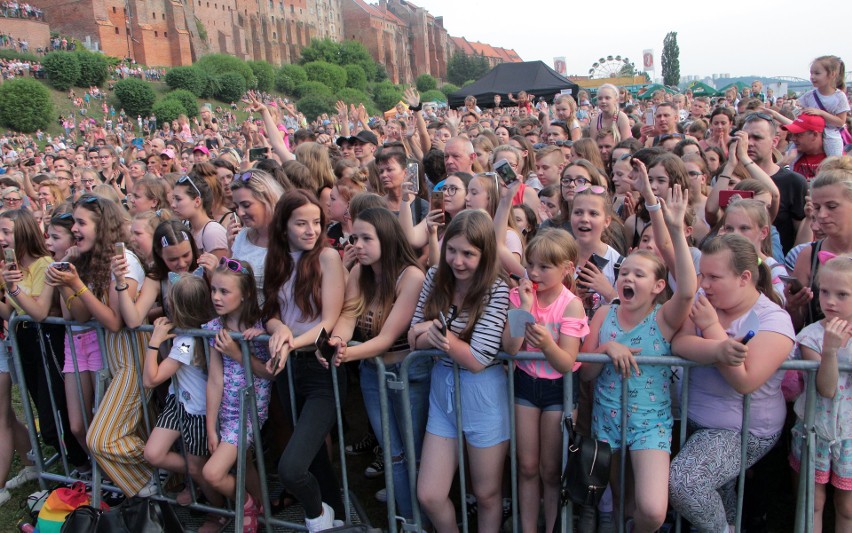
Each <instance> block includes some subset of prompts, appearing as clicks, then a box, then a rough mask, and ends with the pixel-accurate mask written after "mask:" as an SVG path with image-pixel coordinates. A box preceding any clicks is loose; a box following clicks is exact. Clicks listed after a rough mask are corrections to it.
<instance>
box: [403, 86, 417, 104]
mask: <svg viewBox="0 0 852 533" xmlns="http://www.w3.org/2000/svg"><path fill="white" fill-rule="evenodd" d="M404 96H405V103H407V104H408V107H417V106H418V105H420V93H419V92H417V89H415V88H414V87H409V88H407V89H406V90H405V93H404Z"/></svg>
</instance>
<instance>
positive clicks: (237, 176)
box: [234, 171, 251, 183]
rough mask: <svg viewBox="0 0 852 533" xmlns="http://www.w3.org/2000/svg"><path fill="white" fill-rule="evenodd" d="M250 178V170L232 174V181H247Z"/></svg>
mask: <svg viewBox="0 0 852 533" xmlns="http://www.w3.org/2000/svg"><path fill="white" fill-rule="evenodd" d="M250 179H251V171H249V172H243V173H242V174H235V175H234V181H241V182H243V183H248V181H249V180H250Z"/></svg>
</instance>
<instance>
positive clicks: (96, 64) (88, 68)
mask: <svg viewBox="0 0 852 533" xmlns="http://www.w3.org/2000/svg"><path fill="white" fill-rule="evenodd" d="M74 54H75V55H76V56H77V61H79V63H80V77H79V78H78V79H77V82H76V85H77V87H84V88H86V89H88V88H89V87H91V86H93V85H101V84H102V83H103V82H105V81H106V79H107V77H108V76H109V72H108V71H107V61H106V58H105V57H104V56H103V54H94V53H92V52H89V51H88V50H77V51H76V52H74Z"/></svg>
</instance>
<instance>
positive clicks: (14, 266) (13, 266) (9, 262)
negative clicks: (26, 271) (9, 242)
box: [3, 248, 18, 270]
mask: <svg viewBox="0 0 852 533" xmlns="http://www.w3.org/2000/svg"><path fill="white" fill-rule="evenodd" d="M3 260H4V261H5V262H6V267H7V268H8V269H9V270H18V260H17V259H15V249H14V248H6V249H4V250H3Z"/></svg>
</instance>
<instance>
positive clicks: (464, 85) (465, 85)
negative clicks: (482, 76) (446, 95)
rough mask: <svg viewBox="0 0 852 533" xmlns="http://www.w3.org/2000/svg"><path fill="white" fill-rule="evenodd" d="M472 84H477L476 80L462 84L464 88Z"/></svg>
mask: <svg viewBox="0 0 852 533" xmlns="http://www.w3.org/2000/svg"><path fill="white" fill-rule="evenodd" d="M472 83H476V80H467V81H466V82H464V83H462V88H464V87H467V86H468V85H470V84H472Z"/></svg>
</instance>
